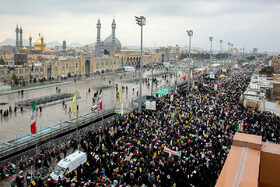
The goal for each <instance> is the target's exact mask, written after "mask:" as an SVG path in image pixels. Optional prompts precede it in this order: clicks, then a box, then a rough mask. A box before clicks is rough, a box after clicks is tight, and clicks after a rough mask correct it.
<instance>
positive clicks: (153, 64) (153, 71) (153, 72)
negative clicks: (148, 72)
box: [151, 63, 154, 96]
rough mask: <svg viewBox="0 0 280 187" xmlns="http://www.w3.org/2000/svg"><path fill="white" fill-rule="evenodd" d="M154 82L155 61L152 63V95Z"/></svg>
mask: <svg viewBox="0 0 280 187" xmlns="http://www.w3.org/2000/svg"><path fill="white" fill-rule="evenodd" d="M153 82H154V63H153V64H152V85H151V96H153Z"/></svg>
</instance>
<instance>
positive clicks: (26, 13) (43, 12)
mask: <svg viewBox="0 0 280 187" xmlns="http://www.w3.org/2000/svg"><path fill="white" fill-rule="evenodd" d="M279 10H280V1H279V0H80V1H78V0H39V1H38V0H36V1H34V0H25V1H22V0H1V1H0V20H1V22H0V42H1V41H3V40H5V39H6V38H15V32H14V30H15V26H16V24H17V23H19V24H21V25H22V27H23V37H24V39H28V36H29V34H31V35H32V36H33V41H34V40H35V39H37V38H38V34H39V33H42V34H43V35H44V37H45V40H46V42H50V41H59V42H60V43H62V41H63V40H64V39H65V40H66V42H67V43H68V44H70V43H72V42H77V43H80V44H89V43H94V42H96V32H97V31H96V23H97V20H98V18H100V20H101V39H105V38H106V37H107V36H108V35H110V33H111V23H112V19H113V17H115V19H116V24H117V29H116V36H117V38H118V39H119V40H120V41H121V43H122V45H134V46H137V45H140V27H139V26H138V25H136V22H135V18H134V16H136V15H137V16H138V15H143V16H145V17H146V19H147V24H146V26H144V46H149V47H154V46H156V47H159V46H170V45H171V46H175V45H176V44H179V45H180V46H185V45H188V42H189V40H188V37H187V33H186V30H189V29H191V30H193V32H194V36H193V37H192V46H194V47H200V48H204V49H209V48H210V42H209V36H213V37H214V41H213V48H214V50H218V49H220V43H219V40H221V39H222V40H223V41H224V43H223V48H224V49H227V42H231V43H233V44H234V45H235V46H236V47H237V48H238V49H240V48H242V47H245V48H246V49H247V50H248V51H249V50H252V48H254V47H256V48H258V49H259V51H277V52H278V51H280V46H279V44H280V34H279V31H280V22H279V18H280V11H279Z"/></svg>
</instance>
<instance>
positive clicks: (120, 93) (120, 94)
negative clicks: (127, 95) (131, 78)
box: [119, 82, 122, 102]
mask: <svg viewBox="0 0 280 187" xmlns="http://www.w3.org/2000/svg"><path fill="white" fill-rule="evenodd" d="M119 98H120V102H122V82H121V83H120V92H119Z"/></svg>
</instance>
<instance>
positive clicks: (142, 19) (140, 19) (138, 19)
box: [135, 16, 146, 113]
mask: <svg viewBox="0 0 280 187" xmlns="http://www.w3.org/2000/svg"><path fill="white" fill-rule="evenodd" d="M135 18H136V24H137V25H139V26H141V61H140V99H139V112H140V113H141V112H142V63H143V56H142V53H143V26H144V25H146V18H145V17H144V16H140V17H137V16H135Z"/></svg>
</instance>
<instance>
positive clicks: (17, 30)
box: [16, 24, 19, 47]
mask: <svg viewBox="0 0 280 187" xmlns="http://www.w3.org/2000/svg"><path fill="white" fill-rule="evenodd" d="M18 33H19V28H18V24H17V27H16V47H19V41H18Z"/></svg>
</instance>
